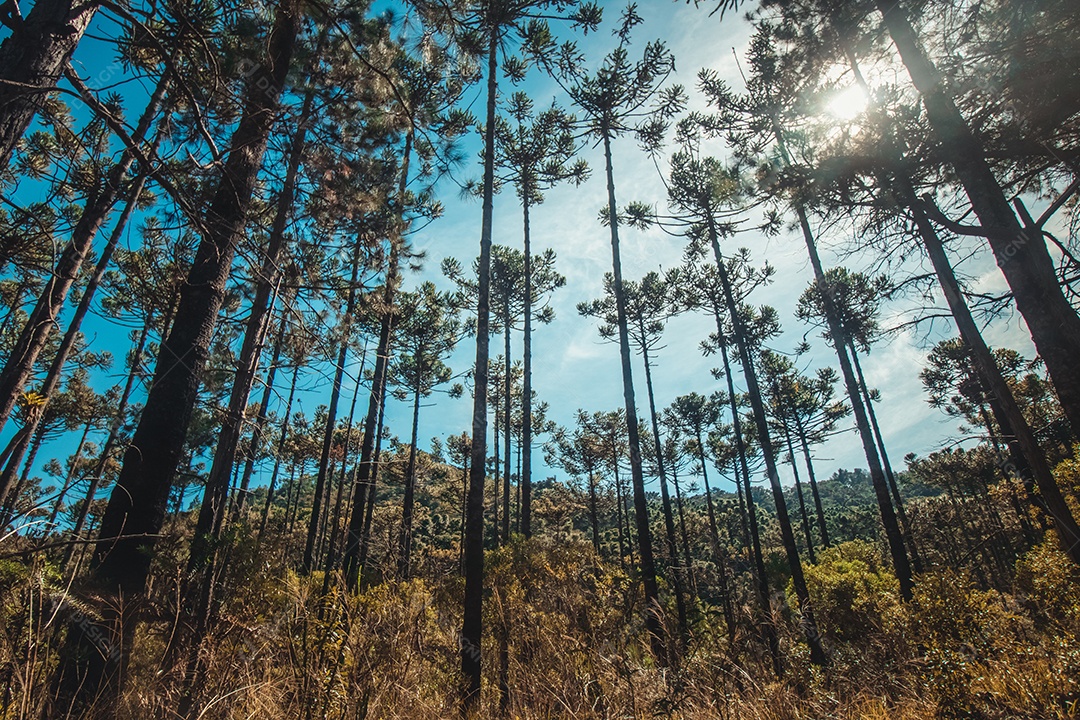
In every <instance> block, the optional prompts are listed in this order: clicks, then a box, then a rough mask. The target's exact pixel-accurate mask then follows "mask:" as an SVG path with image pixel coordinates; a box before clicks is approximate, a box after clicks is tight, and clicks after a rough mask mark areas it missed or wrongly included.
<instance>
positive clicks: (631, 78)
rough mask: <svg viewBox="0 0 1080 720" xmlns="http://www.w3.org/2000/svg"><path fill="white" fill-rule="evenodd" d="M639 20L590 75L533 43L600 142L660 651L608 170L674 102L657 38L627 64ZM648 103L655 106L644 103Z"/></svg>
mask: <svg viewBox="0 0 1080 720" xmlns="http://www.w3.org/2000/svg"><path fill="white" fill-rule="evenodd" d="M641 22H642V20H641V16H639V15H638V14H637V12H636V11H635V9H634V6H633V5H630V6H629V7H627V9H626V10H625V11H624V12H623V15H622V18H621V20H620V23H619V27H618V29H617V30H616V36H617V37H618V40H619V42H618V45H617V46H616V48H615V49H614V50H612V51H611V52H610V53H609V54H608V55H607V56H605V58H604V60H603V61H602V63H601V65H600V67H599V69H598V70H597V71H596V72H595V73H594V74H592V75H590V74H588V73H586V71H585V70H584V69H583V63H582V60H583V58H580V57H579V54H578V52H577V49H576V48H575V47H574V46H573V45H571V44H566V45H563V46H562V47H561V48H560V49H559V51H558V53H557V55H556V53H555V47H554V43H549V44H548V45H546V46H540V45H539V44H537V47H536V52H537V53H538V55H539V56H540V59H541V62H542V63H544V64H545V65H546V66H548V67H549V68H551V69H552V70H553V71H554V73H555V76H556V77H557V78H559V79H560V81H561V82H562V84H563V87H564V90H566V92H567V94H568V95H569V96H570V98H571V100H572V101H573V104H574V106H575V107H577V109H578V110H579V111H580V112H581V114H582V116H583V117H582V120H583V122H584V123H585V128H586V130H587V132H588V133H589V135H591V136H592V137H594V138H596V139H597V140H598V141H600V142H601V143H602V144H603V146H604V167H605V174H606V177H607V190H608V193H607V195H608V201H607V208H606V209H605V211H604V213H603V215H604V216H605V217H606V219H607V224H608V227H609V228H610V230H611V257H612V287H613V289H614V294H615V306H616V315H617V323H616V327H617V328H618V336H619V354H620V357H621V361H622V378H623V399H624V401H625V404H626V426H627V428H628V431H629V432H628V440H629V444H630V476H631V482H632V485H633V491H634V514H635V519H636V524H637V536H638V553H639V555H640V558H641V576H642V584H643V585H644V591H645V607H646V624H647V626H648V628H649V632H650V635H651V637H652V643H653V652H654V654H655V655H656V656H657V657H658V658H663V657H665V652H664V638H663V630H662V627H661V619H660V615H659V591H658V589H657V585H656V567H655V563H654V561H653V551H652V532H651V530H650V529H649V510H648V505H647V504H646V500H645V481H644V477H643V475H642V472H641V441H640V438H639V436H638V416H637V407H636V403H635V400H634V378H633V370H632V368H631V364H630V337H629V328H628V325H629V321H628V319H627V313H626V298H625V297H624V295H623V277H622V258H621V255H620V251H619V213H618V206H617V204H616V201H615V173H614V169H613V167H612V160H611V143H612V141H613V140H614V139H615V138H617V137H619V136H622V135H625V134H627V133H632V132H639V133H649V132H656V131H657V125H656V123H661V124H662V123H663V122H664V120H665V119H666V118H667V117H669V116H670V115H671V114H673V113H675V112H677V111H678V110H679V109H680V107H681V105H682V92H681V88H678V87H675V88H672V89H670V90H666V91H665V90H662V88H663V85H664V83H665V82H666V80H667V77H668V76H669V75H670V74H671V73H672V72H673V71H674V69H675V60H674V57H673V56H672V55H671V54H670V53H669V52H668V51H667V48H666V47H665V45H664V44H663V43H662V42H660V41H654V42H651V43H648V44H647V45H646V46H645V50H644V53H643V55H642V59H641V60H639V61H637V62H631V61H630V59H629V52H628V50H627V47H628V46H629V44H630V34H631V31H632V30H633V29H634V27H635V26H637V25H639V24H640V23H641ZM653 103H656V104H657V105H658V106H659V107H656V108H654V107H652V105H653Z"/></svg>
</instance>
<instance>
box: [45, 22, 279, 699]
mask: <svg viewBox="0 0 1080 720" xmlns="http://www.w3.org/2000/svg"><path fill="white" fill-rule="evenodd" d="M299 19H300V18H299V12H298V11H297V9H296V6H295V5H293V4H291V3H286V4H284V5H281V6H280V7H279V8H278V9H277V11H276V14H275V21H274V28H273V30H272V31H271V33H270V37H269V41H268V43H267V46H266V48H267V57H266V59H265V62H264V64H263V65H262V66H261V71H258V72H256V73H254V74H253V76H252V78H251V79H250V85H249V94H248V96H247V98H246V101H245V102H246V105H245V108H244V112H243V115H242V117H241V119H240V123H239V125H238V126H237V129H236V131H235V133H234V134H233V138H232V141H231V146H232V149H231V150H230V152H229V156H228V158H227V160H226V161H225V164H224V166H223V168H222V171H221V180H220V182H219V184H218V187H217V189H216V191H215V194H214V195H213V198H212V200H211V202H210V206H209V209H208V211H207V217H206V227H207V228H208V232H207V234H206V235H205V236H204V238H203V240H202V242H201V243H200V245H199V248H198V250H197V252H196V256H195V260H194V263H193V264H192V267H191V269H190V271H189V273H188V277H187V281H186V283H185V285H184V287H183V289H182V291H181V296H180V304H179V306H178V308H177V311H176V319H175V321H174V323H173V326H172V329H171V331H170V332H169V336H168V338H167V339H166V340H165V342H164V343H163V344H162V348H161V352H160V353H159V356H158V364H157V368H156V371H155V375H154V383H153V385H152V386H151V388H150V392H149V395H148V397H147V400H146V403H145V405H144V407H143V412H142V417H141V420H140V422H139V426H138V428H137V429H136V431H135V435H134V437H133V439H132V443H131V445H130V447H129V448H128V451H127V452H126V453H125V456H124V464H123V468H122V469H121V471H120V477H119V478H118V480H117V484H116V487H115V488H114V489H113V492H112V495H111V497H110V500H109V505H108V507H107V508H106V510H105V515H104V517H103V519H102V522H101V530H100V532H99V536H100V538H102V539H111V540H114V542H111V543H102V544H100V545H99V546H98V548H97V551H96V553H95V558H96V563H95V564H96V567H95V569H94V571H93V574H92V581H93V583H94V584H95V585H96V586H97V588H98V589H99V590H100V592H101V593H102V594H103V595H104V596H105V597H108V598H114V599H115V602H109V603H107V604H106V608H119V609H121V612H120V613H118V614H114V615H113V616H112V617H108V618H107V619H106V622H107V624H108V626H109V628H108V629H107V630H106V637H112V638H117V637H120V638H121V640H120V643H119V645H117V644H116V643H115V642H114V643H113V644H112V645H111V647H112V648H113V650H112V651H111V652H109V653H107V654H105V655H104V656H103V654H102V653H101V652H99V651H98V643H96V642H95V637H96V635H97V634H99V633H100V632H101V628H100V627H99V626H96V625H93V624H87V623H85V622H84V623H81V624H80V623H76V622H73V623H71V624H70V625H69V628H68V633H69V634H68V640H67V645H66V646H65V648H64V651H63V653H62V659H61V663H60V667H59V668H58V670H57V672H56V675H55V683H54V689H55V692H54V693H52V698H53V707H60V708H64V709H65V710H66V709H67V708H69V707H70V708H75V709H78V708H81V707H84V706H85V705H86V704H87V703H88V702H90V701H91V700H92V699H93V698H94V696H95V695H96V694H97V693H99V692H105V693H107V694H108V695H109V696H113V695H114V694H115V692H116V691H117V690H118V687H117V681H118V680H119V678H120V677H121V676H122V668H123V665H124V658H125V657H126V653H127V652H128V651H129V649H130V644H129V641H130V638H131V632H132V631H133V630H134V626H135V619H134V617H135V616H134V615H133V614H132V611H133V610H134V609H135V608H136V606H137V603H136V602H134V601H135V599H136V598H138V597H139V596H140V595H141V594H142V592H143V590H144V587H145V584H146V577H147V573H148V571H149V569H150V562H151V560H152V558H153V547H154V539H153V536H155V535H157V533H158V532H159V530H160V529H161V526H162V523H163V521H164V518H165V513H166V506H167V503H168V498H169V491H170V489H171V488H172V484H173V479H174V477H175V474H176V467H177V463H178V462H179V460H180V456H181V453H182V450H183V445H184V439H185V436H186V434H187V428H188V424H189V422H190V420H191V416H192V411H193V408H194V404H195V399H196V396H197V393H198V388H199V384H200V375H201V373H202V370H203V368H204V367H205V365H206V361H207V358H208V356H209V350H210V341H211V338H212V335H213V332H214V328H215V326H216V323H217V316H218V312H219V310H220V308H221V304H222V300H223V299H224V295H225V285H226V281H227V279H228V275H229V270H230V269H231V266H232V260H233V256H234V253H235V251H236V246H237V244H238V243H239V241H240V239H241V237H242V235H243V232H244V226H245V224H246V219H247V214H248V208H249V207H250V204H251V198H252V192H253V190H254V187H255V182H256V179H257V176H258V173H259V169H260V167H261V166H262V159H263V155H264V153H265V150H266V144H267V139H268V137H269V134H270V131H271V129H272V127H273V124H274V117H275V115H276V112H277V105H278V99H279V97H280V94H281V89H282V87H283V86H284V84H285V76H286V73H287V71H288V68H289V65H290V63H291V61H292V54H293V48H294V45H295V42H296V37H297V34H298V32H299V27H300V22H299ZM259 83H261V84H262V85H265V86H266V87H264V88H260V89H257V88H258V84H259ZM107 612H108V610H107ZM121 629H122V630H123V635H121V634H120V631H121ZM91 630H93V633H94V634H93V635H92V634H90V631H91Z"/></svg>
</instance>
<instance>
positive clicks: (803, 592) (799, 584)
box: [708, 215, 828, 665]
mask: <svg viewBox="0 0 1080 720" xmlns="http://www.w3.org/2000/svg"><path fill="white" fill-rule="evenodd" d="M708 231H709V239H710V241H711V243H712V248H713V255H714V256H715V258H716V267H717V271H718V273H719V276H720V282H721V284H722V286H723V291H724V299H725V301H726V303H727V310H728V314H729V315H730V316H731V322H732V325H733V327H734V330H735V332H734V335H735V342H736V344H737V345H738V348H739V356H740V359H741V361H742V367H743V375H744V377H745V378H746V390H747V394H748V395H749V396H750V406H751V408H752V409H753V411H754V421H755V422H756V423H757V430H758V442H759V443H760V444H761V453H762V455H763V456H764V458H765V470H766V473H767V475H768V477H769V484H770V485H771V486H772V493H773V500H774V501H775V503H776V520H777V522H778V523H779V525H780V537H781V539H782V540H783V543H784V551H785V552H786V554H787V559H788V565H789V569H790V570H791V583H792V585H793V586H794V588H795V596H796V597H797V598H798V599H799V610H800V611H801V613H802V627H803V632H804V634H805V636H806V644H807V646H808V647H809V648H810V659H811V661H812V662H814V663H815V664H819V665H822V664H825V663H826V662H827V661H828V658H827V656H826V654H825V649H824V648H823V647H822V645H821V634H820V633H819V632H818V629H817V623H816V622H815V620H814V611H813V607H812V606H811V603H810V592H809V590H807V587H806V578H805V576H804V575H803V569H802V560H801V559H800V558H799V549H798V547H797V546H796V544H795V534H794V533H793V532H792V530H791V519H790V518H789V516H788V510H787V502H786V501H785V500H784V489H783V487H781V486H780V475H779V473H778V472H777V470H776V455H775V453H774V451H773V446H772V441H771V439H770V437H769V425H768V421H767V419H766V417H765V405H764V403H763V402H762V399H761V390H760V389H759V385H758V380H757V372H756V371H755V369H754V364H753V362H752V360H751V356H750V350H749V348H748V347H747V342H746V329H745V328H744V327H743V322H742V316H741V315H740V314H739V308H738V305H736V303H735V296H734V294H733V293H732V289H731V281H730V279H729V278H728V274H727V267H726V266H725V265H724V257H723V255H722V254H721V253H720V242H719V239H718V236H717V231H716V227H715V225H714V223H713V219H712V216H711V215H710V216H709V223H708ZM746 477H747V478H749V477H750V475H749V473H747V475H746ZM747 494H748V495H749V488H748V489H747Z"/></svg>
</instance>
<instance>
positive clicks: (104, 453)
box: [61, 318, 150, 569]
mask: <svg viewBox="0 0 1080 720" xmlns="http://www.w3.org/2000/svg"><path fill="white" fill-rule="evenodd" d="M149 334H150V322H149V318H148V319H147V322H146V324H145V325H143V326H142V329H141V330H140V331H139V337H138V339H137V340H136V341H135V347H134V348H133V349H132V351H131V369H130V370H129V371H128V375H127V380H125V381H124V389H123V391H121V393H120V402H119V403H118V404H117V406H116V412H115V416H114V420H113V423H112V425H111V426H110V427H109V435H108V437H106V438H105V443H104V444H103V445H102V446H101V452H100V453H99V454H98V460H97V463H96V464H95V465H94V469H93V470H91V471H90V487H89V488H88V489H87V490H86V497H85V499H84V500H83V504H82V507H81V508H79V517H78V518H77V519H76V520H75V527H73V528H72V530H71V536H72V538H74V539H76V540H78V539H80V535H81V534H82V531H83V528H84V527H85V526H86V517H87V515H88V514H89V512H90V506H91V504H92V503H93V501H94V497H95V496H96V495H97V491H98V487H100V485H101V481H102V475H103V474H104V473H105V466H106V464H107V463H108V462H109V457H110V456H111V455H112V451H113V446H115V445H116V441H117V439H118V438H119V436H120V429H121V428H122V427H123V425H124V416H125V415H126V414H127V406H128V401H129V400H130V399H131V391H132V390H133V389H134V387H135V378H137V377H139V375H140V368H141V367H142V357H143V351H144V350H145V349H146V340H147V337H148V336H149ZM75 547H76V546H75V545H71V546H69V547H68V549H67V552H66V553H65V554H64V562H63V565H62V566H61V567H62V568H63V569H66V568H67V566H68V565H69V564H70V563H71V558H72V557H73V555H74V553H75Z"/></svg>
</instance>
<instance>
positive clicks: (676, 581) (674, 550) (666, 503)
mask: <svg viewBox="0 0 1080 720" xmlns="http://www.w3.org/2000/svg"><path fill="white" fill-rule="evenodd" d="M638 331H639V332H640V333H641V337H642V338H643V342H642V343H641V348H640V349H641V356H642V359H643V360H644V362H645V390H646V394H647V396H648V398H649V419H650V420H651V421H652V431H653V441H654V451H655V452H656V469H657V476H658V478H659V480H660V503H661V507H662V508H663V512H664V531H665V537H666V539H667V551H668V562H670V563H671V585H672V589H673V590H674V591H675V611H676V612H677V613H678V620H679V637H681V638H682V640H683V642H684V643H686V642H687V641H688V640H689V635H690V624H689V622H688V621H687V617H686V596H685V593H684V591H683V587H684V584H683V581H682V570H681V569H680V568H679V542H678V539H677V537H676V534H675V518H674V513H673V512H672V511H671V497H670V495H669V494H668V489H667V468H666V467H665V465H664V447H663V444H662V443H661V441H660V422H659V420H658V419H657V417H656V400H655V397H654V394H653V383H652V368H651V361H650V358H649V349H648V347H647V346H646V345H645V343H644V337H645V335H644V332H645V329H644V328H642V327H640V326H639V327H638ZM672 645H673V644H672ZM669 649H670V650H671V654H672V664H677V663H678V658H677V657H675V654H676V651H675V648H674V647H669Z"/></svg>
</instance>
